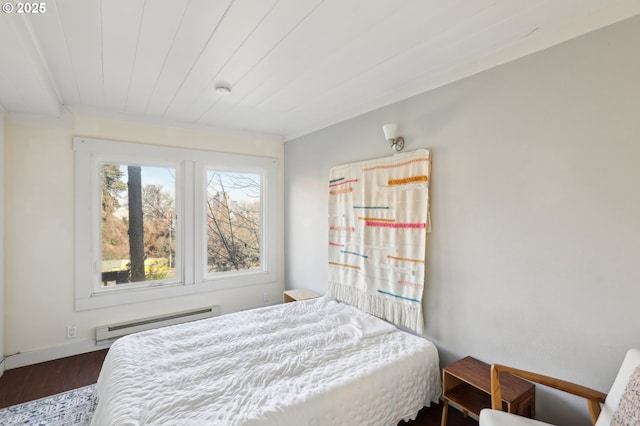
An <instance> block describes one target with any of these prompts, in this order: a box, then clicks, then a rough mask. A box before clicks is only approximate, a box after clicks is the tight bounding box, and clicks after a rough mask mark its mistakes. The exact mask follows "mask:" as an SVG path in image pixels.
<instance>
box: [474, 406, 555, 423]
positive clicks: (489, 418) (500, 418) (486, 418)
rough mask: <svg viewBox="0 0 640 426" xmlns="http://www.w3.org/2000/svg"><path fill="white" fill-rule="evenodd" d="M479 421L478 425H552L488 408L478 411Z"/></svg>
mask: <svg viewBox="0 0 640 426" xmlns="http://www.w3.org/2000/svg"><path fill="white" fill-rule="evenodd" d="M479 423H480V426H552V425H549V423H544V422H541V421H539V420H533V419H528V418H526V417H521V416H516V415H514V414H509V413H505V412H504V411H498V410H492V409H490V408H485V409H484V410H482V411H480V422H479Z"/></svg>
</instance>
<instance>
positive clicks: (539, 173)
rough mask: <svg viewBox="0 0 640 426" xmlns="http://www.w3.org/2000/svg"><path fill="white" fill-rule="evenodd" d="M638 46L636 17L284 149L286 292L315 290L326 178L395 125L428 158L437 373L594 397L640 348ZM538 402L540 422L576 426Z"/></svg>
mask: <svg viewBox="0 0 640 426" xmlns="http://www.w3.org/2000/svg"><path fill="white" fill-rule="evenodd" d="M639 39H640V17H636V18H633V19H631V20H627V21H624V22H622V23H619V24H617V25H614V26H611V27H608V28H605V29H603V30H600V31H598V32H595V33H591V34H588V35H586V36H583V37H580V38H578V39H575V40H572V41H569V42H567V43H564V44H562V45H559V46H556V47H554V48H551V49H548V50H545V51H542V52H539V53H537V54H534V55H531V56H528V57H525V58H522V59H520V60H517V61H515V62H512V63H509V64H506V65H503V66H500V67H497V68H494V69H492V70H489V71H486V72H483V73H481V74H477V75H475V76H472V77H469V78H466V79H464V80H461V81H459V82H456V83H453V84H450V85H448V86H445V87H442V88H440V89H437V90H433V91H431V92H428V93H425V94H422V95H420V96H417V97H414V98H412V99H409V100H406V101H403V102H400V103H397V104H394V105H390V106H388V107H385V108H382V109H380V110H376V111H374V112H371V113H368V114H365V115H363V116H360V117H356V118H353V119H351V120H348V121H346V122H343V123H341V124H338V125H335V126H332V127H330V128H327V129H324V130H321V131H318V132H316V133H313V134H311V135H307V136H305V137H302V138H299V139H297V140H293V141H290V142H287V143H286V144H285V212H286V220H285V222H286V228H285V235H286V241H285V252H286V256H287V257H286V278H287V280H286V287H287V288H302V287H306V288H311V289H313V290H315V291H317V292H320V293H325V283H326V277H327V266H326V265H327V226H326V224H327V213H326V212H327V180H328V176H329V169H330V168H331V167H332V166H334V165H338V164H344V163H348V162H351V161H357V160H365V159H370V158H376V157H380V156H387V155H392V151H391V150H390V149H389V148H388V147H387V146H386V142H385V140H384V138H383V134H382V129H381V126H382V125H383V124H385V123H388V122H397V123H398V125H399V129H400V130H401V134H402V135H403V136H404V137H405V140H406V143H407V146H406V148H405V150H414V149H417V148H429V149H431V150H432V151H433V180H432V193H431V196H432V198H431V200H432V221H433V222H432V223H433V232H432V234H431V236H430V241H429V244H430V247H429V253H430V254H429V259H428V266H429V269H430V272H429V273H428V276H427V285H426V292H425V296H424V303H423V304H424V308H425V319H426V328H425V333H424V334H425V336H426V337H427V338H429V339H431V340H432V341H434V342H435V343H436V344H437V346H438V348H439V351H440V355H441V359H442V360H441V361H442V363H443V364H447V363H449V362H452V361H454V360H456V359H458V358H460V357H463V356H465V355H472V356H475V357H477V358H479V359H482V360H485V361H487V362H500V363H505V364H511V365H515V366H518V367H521V368H526V369H532V370H534V371H539V372H542V373H545V374H549V375H553V376H559V377H562V378H565V379H568V380H572V381H577V382H579V383H581V384H584V385H587V386H591V387H595V388H596V389H600V390H602V391H607V390H608V389H609V386H610V385H611V383H612V381H613V378H614V375H615V372H616V371H617V368H618V366H619V364H620V362H621V360H622V357H623V356H624V353H625V351H626V349H627V348H629V347H638V346H639V345H640V321H638V320H637V312H638V302H639V301H640V268H639V267H638V259H640V166H639V165H638V159H639V158H640V120H639V119H638V117H639V116H638V114H639V112H640V83H639V80H638V76H640V54H639V52H640V51H639V50H638V46H637V41H638V40H639ZM549 398H550V391H541V392H540V393H539V394H538V403H539V404H538V413H539V415H540V417H541V418H542V419H547V420H553V421H556V422H559V423H560V424H566V425H576V424H578V423H577V422H576V418H580V419H582V421H584V424H588V420H587V409H586V404H584V403H582V402H578V403H577V402H576V401H574V400H573V399H569V398H564V399H562V400H561V402H550V401H549ZM564 410H568V411H567V412H566V413H564V414H562V413H561V412H562V411H564ZM577 413H579V414H577Z"/></svg>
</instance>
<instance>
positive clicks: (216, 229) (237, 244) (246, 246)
mask: <svg viewBox="0 0 640 426" xmlns="http://www.w3.org/2000/svg"><path fill="white" fill-rule="evenodd" d="M207 186H208V191H207V192H208V195H207V226H208V235H207V237H208V238H207V242H208V244H207V258H208V264H209V271H210V272H222V271H228V270H243V269H251V268H254V267H258V266H260V198H259V197H260V182H259V181H258V180H257V179H256V176H255V175H248V174H240V173H237V174H232V173H224V172H210V173H209V180H208V183H207ZM232 194H236V195H238V194H241V195H242V198H243V199H241V200H233V199H232Z"/></svg>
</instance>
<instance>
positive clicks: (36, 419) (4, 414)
mask: <svg viewBox="0 0 640 426" xmlns="http://www.w3.org/2000/svg"><path fill="white" fill-rule="evenodd" d="M97 404H98V401H97V398H96V395H95V385H89V386H85V387H82V388H78V389H73V390H70V391H68V392H63V393H59V394H56V395H52V396H48V397H46V398H41V399H37V400H35V401H29V402H25V403H23V404H18V405H13V406H11V407H7V408H3V409H1V410H0V425H3V426H10V425H11V426H13V425H39V426H45V425H46V426H81V425H82V426H85V425H88V424H89V423H91V417H92V416H93V412H94V411H95V409H96V405H97Z"/></svg>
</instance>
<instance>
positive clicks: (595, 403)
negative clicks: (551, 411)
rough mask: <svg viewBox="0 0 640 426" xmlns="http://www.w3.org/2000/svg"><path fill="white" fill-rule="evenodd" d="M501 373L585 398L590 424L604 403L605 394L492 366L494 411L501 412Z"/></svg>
mask: <svg viewBox="0 0 640 426" xmlns="http://www.w3.org/2000/svg"><path fill="white" fill-rule="evenodd" d="M501 373H510V374H513V375H514V376H518V377H521V378H523V379H525V380H529V381H531V382H534V383H539V384H541V385H544V386H548V387H551V388H554V389H558V390H561V391H563V392H567V393H570V394H572V395H577V396H580V397H582V398H585V399H586V400H587V403H588V405H589V414H590V416H591V424H595V423H596V420H597V419H598V416H599V415H600V404H602V403H604V400H605V398H606V397H607V395H606V394H605V393H602V392H599V391H597V390H595V389H590V388H588V387H585V386H581V385H577V384H575V383H571V382H567V381H565V380H560V379H556V378H554V377H549V376H543V375H542V374H537V373H532V372H531V371H525V370H519V369H517V368H512V367H507V366H506V365H501V364H493V365H492V366H491V408H493V409H494V410H502V389H501V387H500V374H501Z"/></svg>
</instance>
